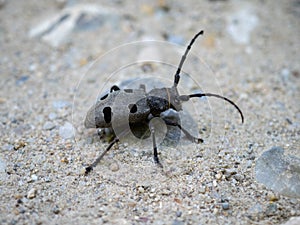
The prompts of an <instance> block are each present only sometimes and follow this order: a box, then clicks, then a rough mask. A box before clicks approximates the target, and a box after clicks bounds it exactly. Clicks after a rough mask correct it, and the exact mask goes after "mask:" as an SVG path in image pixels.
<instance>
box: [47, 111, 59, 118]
mask: <svg viewBox="0 0 300 225" xmlns="http://www.w3.org/2000/svg"><path fill="white" fill-rule="evenodd" d="M48 118H49V119H50V120H55V119H56V118H57V114H56V113H53V112H52V113H50V114H49V115H48Z"/></svg>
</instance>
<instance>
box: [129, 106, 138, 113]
mask: <svg viewBox="0 0 300 225" xmlns="http://www.w3.org/2000/svg"><path fill="white" fill-rule="evenodd" d="M128 108H129V110H130V113H136V112H137V106H136V104H129V105H128Z"/></svg>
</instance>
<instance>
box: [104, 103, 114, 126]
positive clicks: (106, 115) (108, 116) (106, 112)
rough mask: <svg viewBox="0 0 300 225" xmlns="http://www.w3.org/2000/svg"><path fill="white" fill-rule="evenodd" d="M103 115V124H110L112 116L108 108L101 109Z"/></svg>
mask: <svg viewBox="0 0 300 225" xmlns="http://www.w3.org/2000/svg"><path fill="white" fill-rule="evenodd" d="M103 114H104V120H105V122H106V123H110V122H111V116H112V112H111V108H110V107H105V108H104V109H103Z"/></svg>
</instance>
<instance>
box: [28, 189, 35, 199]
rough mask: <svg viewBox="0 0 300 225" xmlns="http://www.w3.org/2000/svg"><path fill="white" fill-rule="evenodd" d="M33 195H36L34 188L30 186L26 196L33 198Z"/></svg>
mask: <svg viewBox="0 0 300 225" xmlns="http://www.w3.org/2000/svg"><path fill="white" fill-rule="evenodd" d="M35 196H36V189H35V188H31V189H30V190H29V191H28V193H27V198H29V199H32V198H35Z"/></svg>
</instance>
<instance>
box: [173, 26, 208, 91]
mask: <svg viewBox="0 0 300 225" xmlns="http://www.w3.org/2000/svg"><path fill="white" fill-rule="evenodd" d="M203 33H204V31H203V30H201V31H200V32H199V33H197V34H196V35H195V36H194V38H193V39H192V40H191V42H190V44H189V45H188V46H187V48H186V50H185V53H184V54H183V56H182V57H181V60H180V63H179V65H178V68H177V71H176V73H175V76H174V85H173V86H174V87H177V85H178V83H179V79H180V71H181V68H182V65H183V63H184V61H185V58H186V56H187V54H188V52H189V51H190V50H191V47H192V45H193V44H194V42H195V40H196V39H197V38H198V36H199V35H202V34H203Z"/></svg>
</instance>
